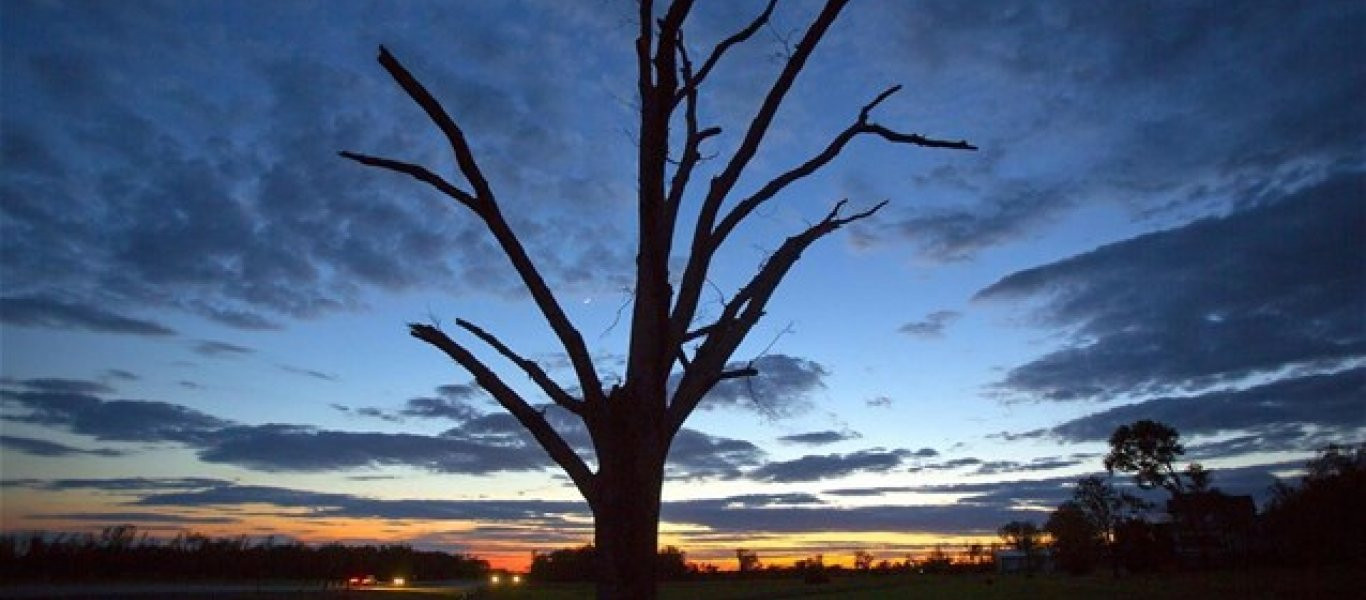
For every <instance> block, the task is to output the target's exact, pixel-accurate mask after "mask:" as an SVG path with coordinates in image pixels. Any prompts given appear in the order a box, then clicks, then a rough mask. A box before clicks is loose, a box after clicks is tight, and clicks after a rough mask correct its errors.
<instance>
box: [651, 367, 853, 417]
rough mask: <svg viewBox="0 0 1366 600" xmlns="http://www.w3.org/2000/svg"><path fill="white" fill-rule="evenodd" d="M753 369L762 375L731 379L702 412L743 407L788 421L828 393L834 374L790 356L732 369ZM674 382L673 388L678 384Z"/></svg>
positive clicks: (710, 396) (710, 397)
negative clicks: (814, 397)
mask: <svg viewBox="0 0 1366 600" xmlns="http://www.w3.org/2000/svg"><path fill="white" fill-rule="evenodd" d="M747 366H752V367H754V368H755V369H757V370H758V371H759V374H758V375H756V376H754V377H742V378H738V379H727V380H725V381H722V382H721V383H719V384H717V385H716V387H714V388H712V390H711V391H710V392H708V393H707V396H706V398H704V399H703V400H702V403H701V404H700V405H699V406H701V407H702V408H706V409H712V408H723V407H725V408H729V407H739V408H746V409H750V410H753V411H755V412H758V413H759V414H762V415H764V416H765V417H767V418H774V419H778V418H786V417H790V416H793V415H795V414H797V413H800V412H802V411H803V410H806V408H807V407H808V403H807V400H808V398H809V396H810V395H811V394H812V393H814V392H816V391H819V390H823V389H825V383H824V379H825V377H826V376H827V375H829V374H830V372H829V370H827V369H826V368H825V367H824V366H823V365H821V364H820V363H817V362H815V361H811V360H807V359H804V358H797V357H795V356H788V355H786V354H769V355H765V356H761V357H759V358H758V359H755V360H754V361H753V362H752V363H741V362H736V363H731V364H730V365H727V368H728V369H740V368H744V367H747ZM674 379H675V381H673V382H671V387H672V385H673V384H676V383H677V381H676V379H677V376H675V378H674Z"/></svg>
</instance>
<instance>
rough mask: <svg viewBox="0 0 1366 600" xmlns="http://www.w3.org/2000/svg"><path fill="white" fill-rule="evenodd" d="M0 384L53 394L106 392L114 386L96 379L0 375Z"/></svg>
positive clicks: (112, 389)
mask: <svg viewBox="0 0 1366 600" xmlns="http://www.w3.org/2000/svg"><path fill="white" fill-rule="evenodd" d="M0 384H4V385H8V386H15V387H20V388H24V389H27V390H30V391H34V392H51V393H55V394H107V393H110V392H113V391H114V388H111V387H109V386H108V385H107V384H104V383H101V382H98V381H89V380H85V379H65V378H60V377H37V378H32V379H14V378H11V377H0Z"/></svg>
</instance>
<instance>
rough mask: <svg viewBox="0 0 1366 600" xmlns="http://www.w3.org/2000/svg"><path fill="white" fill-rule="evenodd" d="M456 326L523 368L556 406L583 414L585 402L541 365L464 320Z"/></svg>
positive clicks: (457, 322)
mask: <svg viewBox="0 0 1366 600" xmlns="http://www.w3.org/2000/svg"><path fill="white" fill-rule="evenodd" d="M455 324H456V325H458V326H460V327H461V328H462V329H464V330H465V331H468V332H470V333H472V334H474V336H475V337H477V338H479V339H480V340H483V342H484V343H485V344H488V345H489V346H490V347H492V348H493V349H494V350H497V351H498V353H499V354H501V355H503V358H506V359H508V361H509V362H511V363H512V364H515V365H517V366H518V367H519V368H521V369H522V371H523V372H525V373H526V374H527V377H530V378H531V380H532V381H534V382H536V385H538V386H540V388H541V391H543V392H545V395H546V396H549V397H550V399H551V400H553V401H554V402H555V404H558V405H560V406H561V407H563V408H564V409H565V410H567V411H569V412H572V413H574V414H576V415H582V414H583V402H582V401H580V400H579V399H577V398H575V397H573V396H571V395H569V392H566V391H565V390H564V388H563V387H560V384H558V383H555V380H554V379H551V378H550V376H549V375H547V374H546V372H545V370H544V369H542V368H541V365H539V364H536V361H534V360H530V359H527V358H524V357H522V356H521V355H519V354H517V353H516V352H513V351H512V349H511V348H509V347H508V346H507V344H504V343H503V341H502V340H500V339H498V338H497V337H495V336H494V335H493V334H491V333H489V332H487V331H485V330H484V329H483V328H481V327H479V326H478V325H475V324H474V323H471V322H469V321H466V320H464V319H456V320H455Z"/></svg>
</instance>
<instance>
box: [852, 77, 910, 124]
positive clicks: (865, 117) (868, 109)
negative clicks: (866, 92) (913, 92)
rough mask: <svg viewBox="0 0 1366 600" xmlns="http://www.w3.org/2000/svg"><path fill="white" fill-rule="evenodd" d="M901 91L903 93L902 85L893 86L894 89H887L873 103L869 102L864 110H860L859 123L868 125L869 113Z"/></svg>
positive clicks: (864, 106)
mask: <svg viewBox="0 0 1366 600" xmlns="http://www.w3.org/2000/svg"><path fill="white" fill-rule="evenodd" d="M899 91H901V85H900V84H897V85H894V86H892V87H889V88H887V89H885V90H882V93H881V94H878V95H877V97H876V98H873V101H872V102H869V103H867V104H865V105H863V109H862V110H860V111H858V122H859V123H867V122H868V113H871V112H873V109H874V108H877V105H879V104H882V101H883V100H886V99H887V98H888V97H890V96H891V95H892V94H895V93H897V92H899Z"/></svg>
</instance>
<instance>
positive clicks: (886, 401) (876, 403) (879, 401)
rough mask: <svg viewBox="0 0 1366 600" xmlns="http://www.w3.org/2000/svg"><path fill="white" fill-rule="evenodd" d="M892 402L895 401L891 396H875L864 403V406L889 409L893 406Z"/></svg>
mask: <svg viewBox="0 0 1366 600" xmlns="http://www.w3.org/2000/svg"><path fill="white" fill-rule="evenodd" d="M892 402H893V400H892V398H891V397H890V396H874V397H872V398H869V399H867V400H864V401H863V403H864V404H866V405H868V406H869V407H872V408H888V407H890V406H891V405H892Z"/></svg>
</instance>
